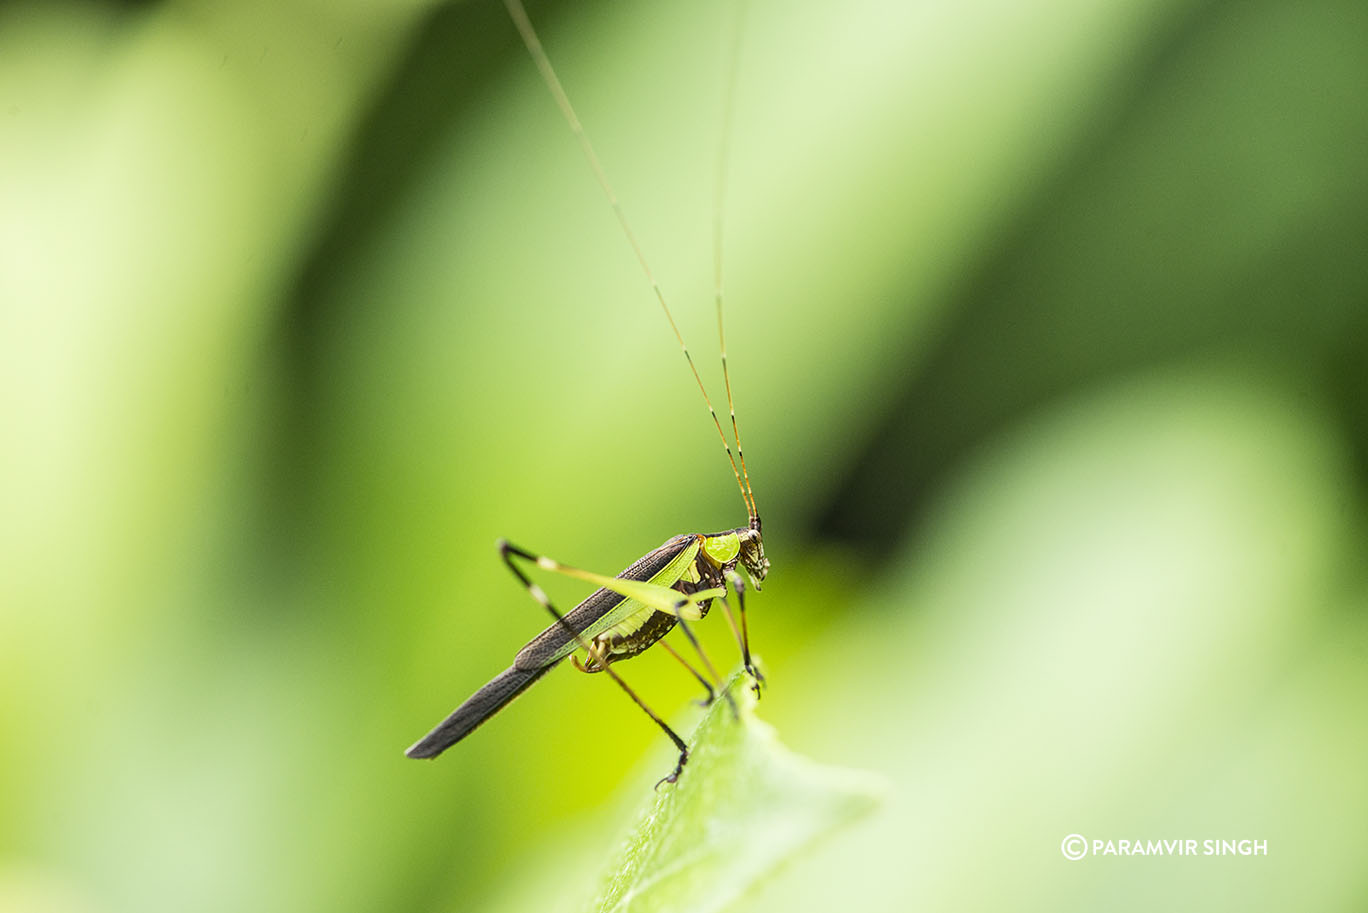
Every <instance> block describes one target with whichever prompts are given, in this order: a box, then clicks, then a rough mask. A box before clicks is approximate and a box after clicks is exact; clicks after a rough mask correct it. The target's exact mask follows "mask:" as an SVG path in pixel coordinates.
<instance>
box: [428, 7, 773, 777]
mask: <svg viewBox="0 0 1368 913" xmlns="http://www.w3.org/2000/svg"><path fill="white" fill-rule="evenodd" d="M504 5H505V6H506V7H507V8H508V12H509V15H510V16H511V17H512V19H513V23H514V25H515V26H516V27H517V29H518V32H519V34H520V35H521V36H522V38H523V41H524V43H525V44H526V45H527V49H528V52H529V53H530V54H531V55H532V59H533V62H534V63H535V64H536V66H537V69H538V70H539V71H540V72H541V75H542V78H543V79H544V81H545V82H546V85H547V87H548V89H550V92H551V95H552V97H553V98H554V99H555V101H556V104H557V105H558V106H559V107H560V110H561V113H562V115H563V116H564V117H565V120H566V122H567V123H568V124H569V125H570V129H571V131H572V132H573V133H574V135H575V137H576V139H577V140H578V141H579V143H580V146H581V148H582V150H583V152H584V154H585V157H586V158H587V159H588V161H589V165H590V168H591V169H592V171H593V173H594V176H595V178H596V179H597V180H598V183H599V185H600V186H601V187H602V189H603V191H604V193H605V194H606V196H607V197H608V201H609V204H610V205H611V206H612V209H613V212H614V213H615V215H616V216H617V219H618V222H619V223H620V225H621V227H622V229H623V232H624V234H625V235H626V237H627V240H628V242H629V244H630V245H631V247H632V250H633V252H634V253H635V254H636V257H637V260H638V262H639V263H640V265H641V268H642V270H643V271H644V272H645V274H646V278H647V280H648V281H649V282H650V284H651V287H652V290H653V291H654V293H655V296H656V299H657V301H659V303H660V307H661V309H662V310H663V311H664V312H665V317H666V320H667V321H668V323H669V325H670V329H671V330H672V331H673V333H674V336H675V339H676V340H677V341H678V343H679V347H680V349H681V350H682V351H683V353H684V358H685V360H686V362H687V363H688V365H689V370H690V372H691V373H692V374H693V378H694V381H695V382H696V383H697V385H698V389H699V391H700V392H701V393H702V395H703V401H704V403H705V404H706V406H707V408H708V412H709V414H710V415H711V417H712V421H713V425H714V426H715V427H716V429H717V433H718V436H719V437H720V438H721V439H722V446H723V448H724V449H725V450H726V453H727V459H728V460H729V461H730V463H731V468H732V474H733V475H734V476H735V478H736V484H737V487H738V488H739V489H740V491H741V498H742V500H743V501H744V502H745V506H746V515H747V522H746V525H745V526H742V527H738V528H736V529H729V530H724V531H722V532H717V533H687V534H684V535H679V536H674V537H672V538H671V539H669V540H667V541H666V542H665V543H663V544H662V545H661V546H660V547H658V548H656V549H654V550H652V551H650V552H648V553H647V554H645V555H643V556H642V557H641V558H639V559H637V560H636V561H635V562H634V563H633V564H632V565H631V566H630V567H628V568H626V569H625V570H623V571H622V572H621V573H619V574H618V575H616V576H615V577H608V576H604V575H600V574H595V573H592V572H589V571H584V570H580V569H579V568H574V567H570V566H568V565H564V564H561V563H560V562H558V561H554V560H552V559H550V558H547V557H544V556H538V555H534V554H532V553H530V552H527V551H524V550H523V549H520V548H517V547H516V546H513V545H510V544H509V543H508V542H506V541H502V540H501V541H500V542H499V552H500V555H501V556H502V558H503V560H504V562H505V563H506V564H507V565H508V567H509V569H510V570H511V571H512V572H513V574H514V576H516V577H517V578H518V580H519V581H521V582H522V584H523V586H524V587H526V588H527V591H528V593H529V594H530V595H531V596H532V598H533V599H535V600H536V601H537V602H539V603H541V605H542V607H543V608H545V609H546V610H547V612H549V613H550V614H551V616H552V619H553V620H552V623H551V624H550V626H548V627H547V628H546V629H545V630H544V631H542V632H541V633H540V634H538V635H537V636H536V637H534V638H533V639H532V640H531V641H529V642H528V643H527V645H526V646H524V647H523V648H522V649H521V650H519V651H518V654H517V656H516V657H515V658H514V660H513V665H511V666H509V667H508V668H507V669H505V670H504V671H503V672H501V673H499V675H497V676H495V678H494V679H493V680H492V681H490V682H489V683H488V684H486V685H485V686H484V687H483V688H481V689H479V690H478V691H476V692H475V693H474V694H473V695H471V697H470V698H469V699H467V700H466V701H465V702H464V703H463V704H461V705H460V706H459V707H457V708H456V709H455V710H454V711H452V713H451V715H450V716H448V717H447V718H446V719H445V720H443V721H442V722H441V723H439V724H438V725H437V727H436V728H434V729H433V730H432V731H431V732H429V733H428V734H427V735H426V736H424V737H423V738H422V739H421V740H419V741H418V743H417V744H415V745H413V746H412V747H411V748H409V749H408V751H407V752H406V753H407V755H408V756H409V757H411V758H433V757H436V756H437V755H439V754H441V753H442V752H443V751H445V750H446V749H447V748H450V747H451V746H452V745H454V744H455V743H456V742H458V741H460V740H461V739H463V738H465V737H466V736H467V735H469V734H470V733H471V732H472V731H474V730H475V728H476V727H478V726H479V725H480V724H481V723H483V722H484V721H485V720H487V719H489V718H490V717H491V716H493V715H494V714H495V713H497V712H498V711H500V710H502V709H503V708H504V707H505V706H507V705H508V703H509V702H510V701H512V700H513V699H514V698H515V697H517V696H518V695H519V694H521V693H522V692H523V691H525V690H526V689H527V688H528V687H529V686H530V685H532V684H533V683H534V682H536V681H537V680H538V679H540V678H541V677H542V676H543V675H545V674H546V673H547V672H549V671H550V670H551V669H552V668H553V667H555V666H556V665H558V664H560V663H561V662H562V661H563V660H565V659H566V658H567V657H570V658H571V660H572V662H573V664H574V665H575V667H576V668H578V669H579V670H580V671H582V672H590V673H593V672H606V673H607V674H608V676H609V677H610V678H611V679H613V681H615V682H616V683H617V684H618V685H619V686H620V687H621V688H622V690H623V691H624V692H626V694H627V695H628V696H629V697H630V698H631V699H632V700H633V701H634V702H635V703H636V704H637V706H638V707H640V708H641V709H642V710H643V711H644V712H645V713H646V714H647V715H648V716H649V717H650V718H651V719H652V720H653V721H654V722H655V723H656V725H657V726H659V727H660V728H661V729H662V730H663V731H664V732H665V734H666V735H667V736H669V738H670V740H671V741H672V742H673V743H674V744H675V747H676V748H678V749H679V761H678V763H677V764H676V765H675V768H674V771H673V772H672V773H671V774H670V775H669V776H667V777H665V779H664V780H663V781H662V782H671V783H673V782H674V781H675V780H676V779H677V778H678V777H679V775H680V773H681V772H682V771H683V769H684V765H685V763H686V762H687V761H688V758H689V749H688V746H687V745H686V744H685V742H684V740H683V739H681V738H680V737H679V735H678V734H676V733H675V731H674V730H673V729H671V728H670V727H669V726H668V725H667V724H666V723H665V721H664V720H662V719H661V718H660V717H659V716H658V715H657V714H656V713H655V712H654V711H652V710H651V709H650V707H648V706H647V705H646V703H645V702H644V701H643V700H642V699H641V698H640V696H638V695H637V693H636V692H635V691H634V690H632V688H631V687H630V686H628V684H627V683H626V682H625V681H623V679H622V676H621V675H620V674H619V673H618V671H617V670H616V668H615V666H616V664H617V663H619V662H622V661H623V660H627V659H630V658H632V657H633V656H636V655H638V654H640V653H641V652H643V651H644V650H646V649H648V648H649V647H651V646H653V645H654V644H656V643H660V644H661V645H662V646H663V647H664V648H665V649H666V650H668V651H669V652H670V653H671V654H672V655H673V656H674V657H675V658H676V659H678V660H679V661H680V662H681V663H682V664H683V665H684V666H685V667H686V668H688V669H689V671H690V672H692V673H693V674H694V676H695V677H696V678H698V680H699V681H700V682H701V683H702V684H703V686H704V688H705V689H707V692H708V700H709V701H710V700H712V699H713V697H714V695H715V691H714V688H713V684H714V682H719V683H720V680H719V677H718V676H717V673H716V670H715V669H714V668H713V667H712V663H711V661H710V660H709V659H708V657H707V654H706V653H704V652H703V650H702V648H701V646H700V645H699V643H698V641H697V639H696V638H695V636H694V634H693V632H692V630H691V628H690V626H689V622H690V621H696V620H699V619H701V618H703V616H704V615H706V614H707V612H708V609H709V607H710V606H711V604H712V602H713V600H718V601H720V602H721V604H722V607H723V611H724V613H725V615H726V617H727V620H728V623H729V625H730V626H731V629H732V632H733V634H734V635H735V638H736V641H737V644H738V645H739V647H740V651H741V660H742V664H743V667H744V669H745V670H746V672H747V673H748V674H749V675H750V676H751V678H752V681H753V685H752V686H753V687H754V689H755V691H756V693H757V694H759V692H760V687H761V684H762V683H763V681H764V677H763V676H762V675H761V674H760V671H759V670H758V669H757V668H756V666H755V664H754V662H753V661H752V659H751V653H750V638H749V632H748V630H747V625H746V601H745V593H746V582H747V579H748V580H749V583H750V585H751V587H753V588H754V589H756V590H759V589H760V583H761V581H763V580H764V579H765V575H766V574H767V573H768V572H769V566H770V564H769V560H768V559H767V558H766V557H765V548H764V542H763V539H762V536H761V523H760V513H759V511H758V510H757V509H756V506H755V495H754V493H753V491H752V489H751V485H750V477H749V475H748V473H747V472H746V462H745V456H744V455H743V453H742V450H741V437H740V431H739V428H738V426H737V422H736V409H735V406H734V404H733V400H732V390H731V378H730V375H729V373H728V371H727V345H726V334H725V332H724V330H723V323H722V220H721V216H720V212H721V204H722V198H723V190H724V186H725V176H726V159H727V154H726V151H727V150H726V140H727V136H728V132H729V127H730V120H731V107H732V104H731V99H732V94H733V87H734V83H735V69H736V58H737V52H738V47H739V35H740V17H739V12H738V14H737V18H736V20H735V22H734V26H735V29H734V31H733V41H732V42H731V47H730V52H729V56H728V64H727V78H726V80H725V90H724V105H723V128H722V137H723V140H722V143H721V145H720V147H719V150H718V157H717V187H716V210H717V212H718V216H717V219H716V221H715V223H714V263H715V269H716V275H715V280H716V281H715V301H716V305H717V331H718V342H719V348H720V350H721V356H722V376H723V382H724V385H725V388H726V394H727V406H728V411H729V413H730V418H731V426H732V437H733V438H734V439H735V441H736V451H735V454H733V452H732V445H731V442H730V441H729V440H728V438H727V434H726V432H724V431H723V429H722V423H721V421H720V420H719V419H718V417H717V412H716V410H715V409H714V408H713V405H712V401H711V400H710V399H709V397H708V393H707V390H706V389H705V388H704V386H703V380H702V378H701V377H700V376H699V373H698V369H697V367H695V365H694V363H693V358H692V357H691V356H690V355H689V349H688V347H687V346H686V345H685V344H684V338H683V335H682V334H681V333H680V332H679V327H678V326H677V325H676V324H675V321H674V317H673V315H672V314H671V313H670V308H669V306H668V305H667V304H666V302H665V296H664V294H663V293H662V291H661V289H660V286H659V284H658V283H657V282H656V280H655V278H654V275H653V274H652V273H651V270H650V267H649V266H648V265H647V262H646V258H645V256H644V255H643V253H642V251H641V248H640V246H639V245H638V244H637V241H636V236H635V235H634V234H633V232H632V229H631V226H630V225H629V224H628V222H627V218H626V216H625V214H624V212H623V210H622V207H621V206H620V205H619V203H618V200H617V196H616V194H614V192H613V189H612V187H611V186H610V184H609V183H608V179H607V176H606V175H605V173H604V171H603V168H602V166H601V165H600V163H599V159H598V156H597V154H596V153H595V152H594V147H593V146H592V145H591V144H590V142H589V139H588V137H587V136H586V134H585V132H584V129H583V128H582V126H581V125H580V122H579V118H578V117H577V116H576V115H575V111H574V108H573V107H572V106H571V104H570V100H569V98H568V97H567V96H566V94H565V90H564V89H563V88H562V87H561V84H560V80H559V79H558V78H557V76H556V73H555V70H554V69H552V67H551V63H550V61H549V59H548V58H547V56H546V53H545V51H544V50H543V49H542V46H541V42H540V41H539V40H538V39H537V35H536V32H535V31H534V30H533V28H532V24H531V22H530V20H529V19H528V17H527V13H526V11H525V10H524V9H523V6H522V2H521V0H504ZM516 561H524V562H528V563H531V564H534V565H536V566H537V567H538V568H540V569H542V570H544V571H548V572H552V573H556V574H561V575H564V576H568V577H573V578H576V579H579V580H583V581H586V582H588V583H592V584H595V585H597V586H598V587H599V589H597V590H595V591H594V592H593V593H592V594H591V595H590V596H589V597H588V598H587V599H585V600H584V601H583V602H581V603H580V604H579V605H577V606H575V607H574V608H573V609H571V610H570V611H569V612H566V613H564V614H562V613H561V612H560V611H558V610H557V609H556V608H555V606H553V605H552V604H551V601H550V599H549V598H548V597H547V595H546V593H545V592H544V591H543V590H542V588H541V587H539V586H538V585H537V584H536V583H534V582H533V581H532V580H531V579H530V578H529V577H528V576H527V574H526V573H525V572H524V570H523V569H522V568H521V567H519V565H518V564H517V563H516ZM738 568H739V570H738ZM742 572H744V577H743V576H742ZM729 591H730V592H731V593H734V594H735V596H736V606H737V612H736V614H735V615H734V614H733V613H732V611H731V606H730V603H729V602H728V601H727V595H728V592H729ZM676 625H677V626H678V627H679V628H680V629H681V630H682V631H683V633H684V635H685V637H686V638H687V639H688V640H689V642H690V643H691V644H692V646H693V648H694V650H695V651H696V652H697V653H698V655H699V657H700V658H701V659H702V661H703V665H704V667H705V669H706V670H707V672H708V673H709V675H710V676H711V678H709V677H708V676H705V675H704V674H703V673H702V672H700V671H698V670H697V669H695V668H694V667H693V666H692V665H690V664H689V662H688V661H687V660H685V659H684V658H683V657H682V656H681V655H680V654H679V653H677V652H676V651H675V650H674V649H673V648H671V647H670V646H669V644H668V643H665V642H664V641H662V640H661V638H663V637H664V636H665V635H666V634H667V633H669V631H670V630H672V629H673V628H674V627H675V626H676ZM577 651H583V653H584V656H585V659H584V660H581V659H580V658H579V656H578V655H577ZM728 699H730V697H729V696H728Z"/></svg>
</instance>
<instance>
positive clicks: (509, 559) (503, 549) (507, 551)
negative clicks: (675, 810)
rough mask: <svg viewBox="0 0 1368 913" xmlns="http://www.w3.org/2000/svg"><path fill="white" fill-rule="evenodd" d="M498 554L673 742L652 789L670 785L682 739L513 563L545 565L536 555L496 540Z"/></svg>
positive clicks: (685, 754)
mask: <svg viewBox="0 0 1368 913" xmlns="http://www.w3.org/2000/svg"><path fill="white" fill-rule="evenodd" d="M499 555H500V557H502V558H503V560H504V564H507V565H508V569H509V570H511V571H512V572H513V576H515V577H517V578H518V580H519V581H521V583H522V585H523V586H524V587H525V588H526V589H527V592H528V593H530V594H531V595H532V598H533V599H535V600H537V602H539V603H541V604H542V607H543V608H545V609H546V611H548V612H550V613H551V617H552V618H554V619H555V620H556V622H557V624H559V625H560V626H561V627H562V628H564V629H565V632H566V633H567V634H569V635H570V636H571V637H573V638H574V639H575V641H576V642H577V643H578V644H579V645H580V647H581V648H582V649H584V651H585V652H587V653H588V654H589V655H590V656H592V657H593V658H594V659H595V660H596V661H597V662H598V664H599V665H600V666H601V667H602V668H603V671H604V672H607V673H608V677H609V678H611V679H612V680H613V681H615V682H617V683H618V687H619V688H621V689H622V690H623V691H625V692H626V693H627V696H628V697H630V698H631V699H632V702H633V703H634V704H636V705H637V706H638V707H640V708H641V709H642V711H643V712H644V713H645V714H646V715H647V716H649V717H650V718H651V720H652V721H653V722H654V723H655V724H656V725H657V726H659V727H660V729H661V731H662V732H664V733H665V735H667V736H669V738H670V741H671V742H674V744H675V747H676V748H678V749H679V763H677V764H676V765H675V769H674V772H673V773H671V774H670V775H669V776H668V777H665V778H664V779H663V780H661V781H660V782H659V783H656V786H657V787H659V786H660V784H661V783H673V782H675V781H676V780H678V779H679V775H680V773H682V772H683V770H684V765H685V764H686V763H688V760H689V746H688V745H686V744H684V740H683V739H681V738H680V737H679V735H678V733H676V732H675V731H674V730H673V729H671V728H670V727H669V726H667V725H666V724H665V721H664V720H662V719H661V718H660V717H659V716H657V715H656V712H655V711H654V710H652V709H651V708H650V707H648V706H646V702H645V701H643V700H642V699H641V698H640V697H639V696H638V695H637V693H636V692H635V691H633V690H632V688H631V686H630V685H628V684H627V683H626V682H625V681H623V680H622V676H620V675H618V674H617V671H616V670H615V669H613V667H612V666H611V665H610V664H609V663H608V658H607V657H606V656H604V655H603V654H602V653H601V652H599V650H598V649H596V648H595V647H594V645H593V644H592V643H590V642H589V640H588V639H586V638H585V636H584V634H583V633H582V632H580V631H576V630H575V629H574V628H573V627H572V626H571V625H570V623H569V622H567V621H566V620H565V616H564V615H562V614H561V613H560V612H559V611H557V610H556V607H555V606H553V605H552V604H551V599H550V598H549V597H548V596H547V595H546V592H545V591H544V590H543V589H542V588H541V587H539V586H537V584H535V583H533V582H532V581H531V580H530V579H529V578H528V576H527V575H526V574H524V573H523V572H522V570H521V569H520V568H519V567H518V566H517V565H516V564H514V563H513V558H514V557H515V556H516V557H518V558H522V559H523V560H524V561H531V562H532V563H533V564H537V565H543V564H544V563H545V562H544V561H543V560H542V559H541V558H539V557H538V556H536V555H533V554H531V553H530V552H525V551H523V550H522V549H520V548H518V547H517V546H515V545H512V544H510V543H509V542H508V540H506V539H500V540H499Z"/></svg>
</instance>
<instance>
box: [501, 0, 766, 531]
mask: <svg viewBox="0 0 1368 913" xmlns="http://www.w3.org/2000/svg"><path fill="white" fill-rule="evenodd" d="M504 7H505V8H506V9H507V10H508V15H509V16H510V17H511V18H512V19H513V25H514V26H516V27H517V29H518V34H519V35H521V36H522V40H523V44H525V45H527V52H528V53H529V54H531V55H532V61H533V63H535V64H536V65H537V69H538V70H539V71H540V72H541V76H542V81H544V82H545V83H546V87H547V88H548V89H550V90H551V95H552V97H553V98H555V99H556V105H557V106H558V107H559V108H560V110H561V114H562V115H563V116H564V117H565V121H566V123H568V124H569V125H570V132H571V133H573V134H574V135H575V139H576V140H578V141H579V144H580V149H582V150H583V151H584V157H585V158H586V159H588V160H589V167H590V168H591V169H593V172H594V177H595V178H596V179H597V180H598V183H599V186H600V187H602V188H603V192H604V194H605V195H606V196H607V197H608V203H609V205H610V206H612V208H613V214H614V215H616V216H617V220H618V224H619V225H621V226H622V231H623V233H624V234H626V235H627V241H628V243H630V244H631V245H632V251H633V252H634V253H635V254H636V258H637V262H638V263H640V264H641V270H642V272H644V273H645V274H646V280H647V281H648V282H650V283H651V289H652V290H653V291H654V292H655V295H656V300H657V301H659V302H660V309H661V310H662V311H664V312H665V319H666V320H667V321H669V324H670V329H671V330H673V331H674V335H675V339H677V340H678V341H679V348H680V351H682V352H683V353H684V360H685V361H687V362H688V363H689V370H690V371H691V372H692V373H693V377H694V381H695V382H696V383H697V384H698V392H699V393H702V394H703V402H704V403H705V404H707V407H708V414H709V415H711V416H712V420H713V425H714V426H715V427H716V428H717V436H718V437H720V438H721V439H722V447H723V449H724V450H726V451H727V461H728V462H729V463H731V468H732V475H734V476H735V477H736V487H737V488H739V489H740V490H741V499H742V500H743V501H745V503H746V512H747V514H749V515H750V516H751V517H754V516H755V507H754V502H753V500H752V498H751V496H750V493H749V490H748V487H747V485H746V484H745V483H743V482H742V481H741V470H740V469H739V468H737V464H736V457H734V456H732V448H731V442H730V441H728V440H727V435H726V432H724V431H723V430H722V422H721V421H720V420H719V419H718V418H717V410H716V409H714V408H713V404H712V399H711V398H709V396H708V390H707V388H706V387H704V386H703V378H702V377H700V376H699V374H698V368H697V367H695V366H694V360H693V356H692V355H690V354H689V347H688V346H687V345H685V344H684V336H683V334H681V333H680V332H679V327H678V325H676V324H675V319H674V315H673V314H671V313H670V306H669V305H668V304H666V303H665V293H664V292H662V291H661V290H660V283H658V282H656V278H655V274H654V273H652V272H651V267H650V264H648V263H647V262H646V255H645V254H643V253H642V251H641V245H640V244H638V243H637V239H636V234H635V233H634V232H633V231H632V226H631V224H630V223H629V222H628V221H627V215H626V213H624V212H623V210H622V205H621V204H620V203H619V202H618V198H617V194H616V193H614V192H613V186H612V185H611V184H609V183H608V176H607V174H605V173H604V171H603V165H602V164H600V163H599V157H598V153H596V152H595V151H594V146H593V144H592V143H590V142H589V136H588V134H586V133H585V132H584V127H583V125H581V124H580V120H579V117H578V116H577V115H576V114H575V108H574V106H573V105H571V104H570V98H569V96H567V95H566V94H565V89H564V88H562V87H561V83H560V79H559V78H558V77H557V76H556V71H555V69H554V68H553V67H552V66H551V60H550V59H549V58H548V57H547V56H546V51H545V50H544V49H543V48H542V44H541V41H540V40H539V39H538V38H537V32H536V30H535V29H534V28H532V20H531V19H529V18H528V17H527V10H526V9H524V8H523V4H522V0H504ZM730 399H731V395H730V392H729V393H728V402H729V403H730ZM735 418H736V411H735V410H734V409H733V410H732V420H733V422H734V421H735ZM740 446H741V445H740V443H739V442H738V443H737V451H738V453H739V452H740Z"/></svg>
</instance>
